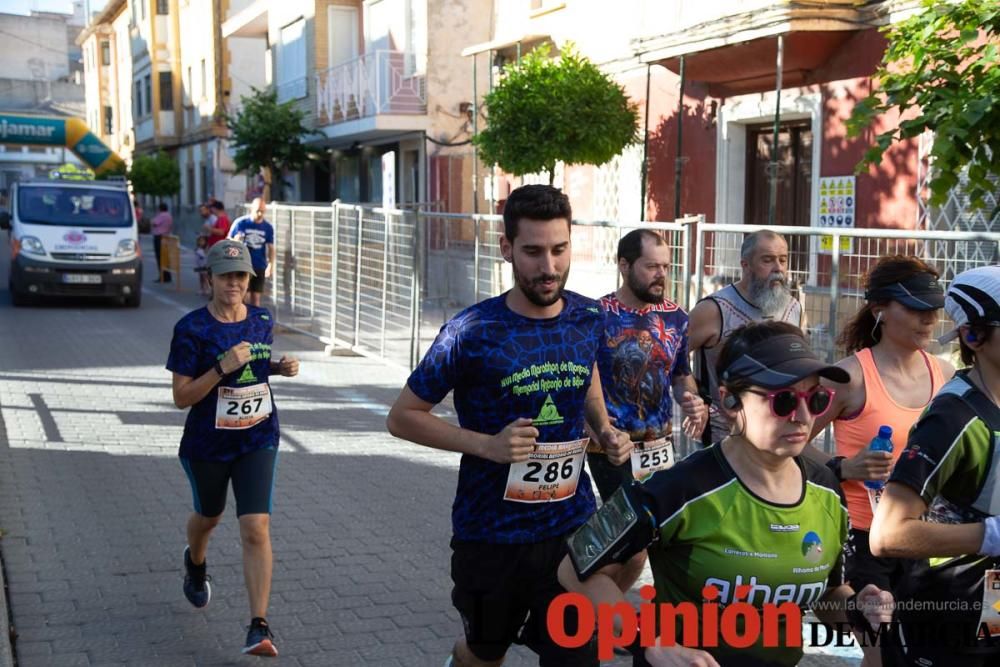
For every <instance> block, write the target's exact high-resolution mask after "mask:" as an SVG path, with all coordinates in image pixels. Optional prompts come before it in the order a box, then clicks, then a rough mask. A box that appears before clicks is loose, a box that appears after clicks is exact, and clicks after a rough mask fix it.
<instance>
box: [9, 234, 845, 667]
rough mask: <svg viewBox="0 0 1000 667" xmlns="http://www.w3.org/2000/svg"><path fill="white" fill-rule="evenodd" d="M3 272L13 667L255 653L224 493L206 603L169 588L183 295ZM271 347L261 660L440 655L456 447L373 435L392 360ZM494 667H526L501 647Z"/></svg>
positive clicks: (185, 500)
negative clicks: (174, 371)
mask: <svg viewBox="0 0 1000 667" xmlns="http://www.w3.org/2000/svg"><path fill="white" fill-rule="evenodd" d="M144 242H145V243H146V244H147V248H146V251H147V252H146V256H147V258H148V257H150V256H151V255H152V252H151V248H150V247H148V246H149V243H148V238H147V239H144ZM147 261H148V260H147ZM8 264H9V260H8V257H7V253H6V252H3V253H2V257H0V286H2V290H3V291H0V530H2V539H0V548H2V552H3V557H4V561H5V563H6V569H7V575H8V584H9V587H10V604H11V607H12V612H13V623H14V625H15V627H16V630H17V633H18V639H17V642H16V650H17V655H18V659H19V665H20V667H36V666H49V665H56V666H64V665H66V666H68V665H143V666H144V667H147V666H153V665H170V666H171V667H173V666H180V665H195V664H197V665H212V664H232V663H238V664H244V663H245V664H251V663H257V662H258V661H259V660H260V659H258V658H242V657H240V656H239V649H240V647H241V646H242V643H243V639H244V636H245V630H244V628H243V625H244V624H245V623H247V622H248V620H249V617H248V609H247V603H246V593H245V591H244V588H243V580H242V573H241V560H240V550H239V541H238V531H237V529H236V528H237V527H236V522H235V516H234V512H233V508H232V505H231V504H230V506H229V507H227V511H226V517H225V520H224V522H223V524H222V525H221V526H220V528H219V529H218V530H217V532H216V534H215V536H214V538H213V541H212V543H211V545H210V548H209V558H208V564H209V573H210V574H211V576H212V586H213V598H212V602H211V604H210V605H209V607H208V608H206V609H204V610H194V609H192V608H191V607H190V606H189V605H188V603H187V602H186V601H185V599H184V597H183V595H182V593H181V566H180V565H181V551H182V549H183V546H184V543H185V540H184V533H183V525H184V520H185V518H186V516H187V513H188V511H189V508H190V505H191V495H190V490H189V487H188V485H187V481H186V479H185V477H184V474H183V472H182V470H181V467H180V465H179V464H178V462H177V458H176V449H177V443H178V441H179V438H180V434H181V429H182V426H183V422H184V413H183V412H181V411H180V410H177V409H176V408H175V407H174V406H173V404H172V401H171V397H170V378H169V374H168V373H167V371H166V370H164V368H163V365H164V362H165V359H166V354H167V350H168V347H169V342H170V336H171V331H172V327H173V324H174V322H175V321H176V320H177V319H178V318H179V317H180V316H181V315H182V314H183V313H185V312H187V311H189V310H191V309H192V308H194V307H196V306H197V305H199V304H200V303H201V301H200V300H199V298H198V297H197V296H195V295H194V294H192V293H191V291H182V292H176V291H174V290H172V289H169V288H164V287H161V286H158V285H152V284H151V283H149V280H150V279H151V277H152V276H151V273H149V272H148V269H149V268H150V266H149V264H147V290H146V293H145V300H144V303H143V306H142V308H140V309H138V310H129V309H122V308H118V307H116V306H113V305H110V304H107V303H98V304H93V305H85V306H79V305H76V304H72V303H68V302H63V303H57V304H50V305H45V306H41V307H34V308H28V309H17V310H15V309H13V308H12V307H11V305H10V299H9V294H8V293H7V292H6V284H7V277H6V276H7V266H8ZM183 277H184V279H185V281H186V287H187V289H188V290H190V288H191V287H192V286H193V285H195V284H196V283H195V282H194V280H195V279H194V274H193V273H192V272H190V271H189V270H185V273H184V276H183ZM274 349H275V352H276V354H277V355H280V354H281V353H289V352H290V353H294V354H297V355H298V356H299V357H300V358H301V360H302V372H301V375H300V376H299V377H297V378H294V379H287V378H279V379H277V380H275V382H274V393H275V396H276V403H277V405H278V407H279V410H280V412H281V423H282V453H281V459H280V463H279V466H278V478H277V484H276V496H275V505H274V515H273V541H274V552H275V557H276V563H275V575H274V584H273V594H272V608H271V611H270V614H269V618H270V620H271V622H272V624H273V628H274V630H275V633H276V636H277V644H278V647H279V650H280V651H281V653H282V655H281V657H280V658H279V659H278V661H276V662H275V663H274V664H281V665H324V666H327V665H335V666H340V665H362V664H364V665H409V666H424V665H426V666H429V667H430V666H435V665H440V664H442V663H443V661H444V658H445V656H446V655H447V653H448V651H449V649H450V646H451V644H452V641H453V640H454V638H455V636H456V635H457V634H458V632H459V631H460V629H461V624H460V621H459V619H458V616H457V614H456V613H455V612H454V611H453V609H452V607H451V602H450V597H449V593H450V579H449V577H448V557H449V554H450V551H449V549H448V546H447V544H448V537H449V534H450V525H449V508H450V503H451V498H452V495H453V492H454V487H455V482H456V468H457V463H458V457H457V456H456V455H452V454H446V453H438V452H434V451H431V450H428V449H425V448H421V447H417V446H413V445H409V444H406V443H403V442H400V441H397V440H395V439H393V438H391V437H390V436H389V435H388V434H387V433H386V432H385V430H384V426H383V422H384V417H385V412H386V410H387V405H388V403H390V402H391V401H392V400H393V398H394V397H395V395H396V392H397V391H398V389H399V387H400V386H401V385H402V383H403V382H404V380H405V374H404V373H402V372H401V371H400V370H398V369H394V368H392V367H389V366H387V365H384V364H382V363H379V362H377V361H373V360H368V359H364V358H359V357H349V356H333V357H328V356H324V355H323V353H322V349H321V346H320V345H318V344H316V343H315V342H314V341H311V340H310V339H307V338H304V337H300V336H296V335H280V336H278V337H277V339H276V341H275V346H274ZM856 662H857V661H856V660H852V661H845V660H840V659H836V658H833V657H810V658H808V659H807V660H806V661H805V662H804V663H803V664H809V665H820V664H826V665H846V664H856ZM508 664H511V665H528V664H535V663H534V660H533V659H530V658H529V657H528V654H527V653H525V652H523V651H515V652H514V653H513V654H512V655H511V659H510V660H509V661H508ZM618 664H628V663H627V662H625V661H620V663H618Z"/></svg>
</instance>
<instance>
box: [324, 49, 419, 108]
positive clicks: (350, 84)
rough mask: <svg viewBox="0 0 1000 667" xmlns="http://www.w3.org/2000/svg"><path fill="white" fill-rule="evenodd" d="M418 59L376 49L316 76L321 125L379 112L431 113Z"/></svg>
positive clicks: (405, 54)
mask: <svg viewBox="0 0 1000 667" xmlns="http://www.w3.org/2000/svg"><path fill="white" fill-rule="evenodd" d="M415 65H416V58H415V56H414V54H412V53H403V52H400V51H372V52H370V53H366V54H364V55H361V56H358V57H357V58H354V59H353V60H348V61H347V62H345V63H343V64H340V65H337V66H336V67H331V68H330V69H328V70H324V71H322V72H319V73H318V74H317V75H316V113H317V117H318V118H317V121H318V125H321V126H322V125H333V124H334V123H343V122H344V121H348V120H357V119H359V118H369V117H371V116H377V115H379V114H410V115H420V114H425V113H427V88H426V84H425V80H424V76H423V75H422V74H421V75H418V74H416V73H415V72H416V67H415Z"/></svg>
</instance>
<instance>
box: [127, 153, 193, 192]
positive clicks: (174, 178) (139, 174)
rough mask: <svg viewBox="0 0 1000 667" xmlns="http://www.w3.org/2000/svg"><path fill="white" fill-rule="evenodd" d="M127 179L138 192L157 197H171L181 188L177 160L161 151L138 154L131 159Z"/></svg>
mask: <svg viewBox="0 0 1000 667" xmlns="http://www.w3.org/2000/svg"><path fill="white" fill-rule="evenodd" d="M128 179H129V180H130V181H131V182H132V189H133V190H135V191H136V192H137V193H139V194H144V195H150V196H153V197H156V198H157V199H162V198H164V197H172V196H174V195H175V194H177V193H178V192H180V190H181V171H180V168H179V167H178V166H177V162H176V161H175V160H173V159H172V158H171V157H170V156H169V155H167V154H166V153H164V152H163V151H157V152H156V153H153V154H152V155H139V156H137V157H136V158H135V159H134V160H132V168H131V169H129V172H128Z"/></svg>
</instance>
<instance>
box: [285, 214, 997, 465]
mask: <svg viewBox="0 0 1000 667" xmlns="http://www.w3.org/2000/svg"><path fill="white" fill-rule="evenodd" d="M268 211H269V217H270V218H271V220H272V222H273V224H274V225H275V236H276V241H275V243H276V250H277V253H276V254H277V261H276V266H275V268H274V271H273V273H272V276H271V283H270V287H271V293H270V295H268V297H267V299H266V303H267V304H268V305H269V306H270V307H271V308H273V309H274V315H275V319H276V321H277V322H278V323H279V324H281V325H283V326H285V327H288V328H291V329H294V330H297V331H300V332H304V333H306V334H309V335H311V336H314V337H316V338H318V339H319V340H321V341H323V342H325V343H327V344H328V345H331V346H342V347H348V348H350V349H352V350H354V351H355V352H358V353H360V354H364V355H367V356H373V357H378V358H381V359H384V360H385V361H387V362H390V363H393V364H396V365H398V366H401V367H405V368H412V367H413V366H414V365H416V363H417V362H418V361H419V360H420V358H421V356H422V355H423V353H424V351H425V350H426V348H427V346H428V345H429V344H430V343H431V341H432V340H433V338H434V337H435V336H436V335H437V332H438V330H439V329H440V327H441V326H442V325H443V324H444V323H445V322H446V321H447V320H448V319H449V318H451V317H452V316H454V315H455V313H457V312H458V311H459V310H461V309H463V308H466V307H468V306H470V305H472V304H474V303H476V302H478V301H480V300H482V299H484V298H488V297H491V296H494V295H497V294H500V293H501V292H502V291H504V290H505V289H508V288H509V287H510V286H511V281H512V276H511V273H510V267H509V265H508V264H507V263H505V262H504V261H503V258H502V257H501V256H500V247H499V238H500V234H501V231H502V225H503V222H502V218H501V217H500V216H496V215H467V214H455V213H436V212H423V211H387V210H383V209H380V208H375V207H370V206H356V205H347V204H339V203H335V204H333V205H330V206H303V205H286V204H271V205H270V206H269V208H268ZM639 226H641V227H643V228H647V229H654V230H657V231H658V232H659V233H660V234H662V235H663V237H664V239H665V241H666V242H667V245H668V247H669V248H670V251H671V267H672V268H671V276H670V278H671V280H670V285H671V288H670V291H669V298H670V299H671V300H673V301H675V302H677V303H679V304H681V305H682V306H684V307H685V308H686V309H689V310H690V308H691V307H692V306H693V305H694V303H695V302H696V301H697V300H698V299H699V298H701V297H703V296H705V295H707V294H710V293H711V292H714V291H715V290H717V289H720V288H722V287H724V286H725V285H726V284H728V283H729V282H732V281H734V280H737V279H738V278H739V275H740V264H739V248H740V244H741V243H742V240H743V237H744V235H745V234H746V233H748V232H751V231H755V230H757V229H762V227H755V226H749V225H727V224H712V223H706V222H704V221H703V220H701V219H700V218H697V217H691V218H685V219H683V220H679V221H677V222H673V223H648V222H644V223H631V224H615V223H607V222H595V223H584V222H574V223H573V226H572V241H573V263H572V269H571V271H570V278H569V281H568V283H567V288H568V289H571V290H573V291H576V292H579V293H581V294H584V295H587V296H590V297H599V296H601V295H604V294H607V293H608V292H611V291H612V290H614V289H615V288H616V287H617V285H618V280H619V276H618V271H617V261H616V260H617V257H616V256H617V247H618V241H619V239H620V238H621V237H622V235H623V234H625V233H627V232H628V231H629V230H631V229H635V228H636V227H639ZM777 231H780V232H781V233H782V234H784V235H785V236H786V237H789V238H790V239H792V238H801V239H802V240H801V242H798V243H794V242H793V243H790V246H791V247H792V248H793V249H795V250H793V253H798V254H800V255H801V256H797V257H792V258H791V261H790V265H791V266H792V267H793V269H792V270H791V271H790V277H791V280H792V283H793V285H794V286H795V289H796V293H797V296H798V298H799V299H800V300H801V301H802V303H803V306H804V310H805V312H806V317H807V327H806V329H807V334H808V335H809V337H810V339H811V342H812V345H813V347H814V349H816V350H817V352H818V353H820V354H821V355H823V356H825V357H826V358H827V359H828V360H830V361H835V360H837V359H839V358H840V357H842V356H843V350H841V349H838V346H837V345H836V342H835V341H836V337H837V334H838V333H839V332H840V330H841V329H842V328H843V326H844V324H846V322H847V320H848V319H849V318H850V317H851V316H853V314H854V313H856V312H857V310H858V309H859V308H860V306H861V304H862V302H863V296H864V286H863V279H864V276H865V275H866V274H867V272H868V271H869V270H870V269H871V267H872V266H874V264H875V262H876V261H877V260H878V258H879V257H881V256H884V255H894V254H903V255H915V256H917V257H920V258H922V259H924V260H925V261H927V262H928V263H930V264H931V265H933V266H935V267H937V268H938V269H939V270H940V271H941V272H942V281H943V282H944V283H945V284H946V285H947V284H948V283H949V282H950V281H951V280H952V279H953V278H954V276H955V274H956V273H959V272H961V271H964V270H966V269H969V268H973V267H976V266H983V265H988V264H997V263H1000V233H998V232H935V231H896V230H881V229H878V230H876V229H853V230H839V229H838V230H818V229H815V228H811V227H782V228H780V229H778V230H777ZM824 237H825V238H824ZM812 248H817V249H819V252H812V250H811V249H812ZM807 255H808V256H807ZM794 267H798V268H794ZM941 317H942V319H941V321H940V322H939V325H938V329H939V332H940V333H943V332H944V331H945V330H946V329H947V328H949V326H950V325H949V324H948V322H947V321H946V320H945V319H944V317H945V316H944V313H942V315H941ZM953 351H954V350H953V349H952V348H948V349H943V350H932V352H935V353H937V354H943V355H950V354H952V352H953ZM675 432H677V433H679V432H680V430H679V429H677V430H676V431H675ZM827 446H829V442H827ZM678 448H679V451H680V453H681V454H685V453H687V451H688V443H687V442H686V441H685V439H684V438H683V437H681V438H679V442H678Z"/></svg>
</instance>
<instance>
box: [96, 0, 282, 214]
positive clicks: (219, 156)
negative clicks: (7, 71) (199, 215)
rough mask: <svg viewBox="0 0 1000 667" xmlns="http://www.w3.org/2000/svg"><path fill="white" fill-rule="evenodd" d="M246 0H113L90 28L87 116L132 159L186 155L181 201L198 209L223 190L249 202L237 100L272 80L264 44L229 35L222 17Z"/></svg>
mask: <svg viewBox="0 0 1000 667" xmlns="http://www.w3.org/2000/svg"><path fill="white" fill-rule="evenodd" d="M247 4H248V3H247V2H246V1H245V0H244V1H243V2H241V1H240V0H206V1H201V0H110V1H109V2H108V4H107V5H106V6H105V8H104V9H103V10H102V11H101V12H100V13H99V14H98V15H97V16H96V17H95V18H94V20H93V21H92V22H91V24H90V25H89V26H88V27H87V29H86V30H85V31H84V33H83V34H82V35H81V38H80V42H81V44H82V46H83V51H84V64H85V77H86V83H87V117H88V119H89V122H90V123H91V124H92V126H93V127H95V128H100V133H101V136H102V138H103V139H105V141H106V142H107V143H108V144H109V145H110V146H111V147H112V148H114V149H115V150H116V151H118V153H119V155H122V157H123V158H125V159H126V160H128V161H130V160H131V159H132V158H133V157H134V156H136V155H144V154H151V153H154V152H156V151H160V150H162V151H165V152H166V153H167V154H168V155H170V156H171V157H173V158H174V159H175V160H176V161H177V164H178V167H179V169H180V174H181V192H180V194H179V196H178V201H177V202H176V203H177V204H179V206H180V210H181V212H182V213H188V214H192V213H193V212H194V211H195V209H196V207H197V204H199V203H200V202H203V201H205V200H206V199H208V198H209V197H215V198H217V199H219V200H220V201H222V202H223V203H225V204H226V205H227V207H232V206H236V205H237V204H238V203H240V202H242V201H244V200H245V199H246V196H247V191H248V177H247V175H246V174H237V173H236V172H235V166H234V164H233V161H232V156H231V152H230V149H229V146H228V143H227V141H226V137H227V136H228V130H227V129H226V123H225V116H226V114H227V113H231V112H233V111H235V109H234V107H233V106H232V103H231V100H232V99H233V98H234V97H235V98H236V99H238V97H239V96H240V95H245V94H247V93H248V92H249V90H250V87H251V86H258V87H262V86H263V85H264V73H263V72H259V71H258V68H257V67H247V66H246V64H247V63H256V62H259V61H260V59H261V58H262V57H263V52H264V49H263V47H262V45H260V44H258V43H257V42H256V41H253V40H235V41H230V42H226V43H224V42H223V41H222V39H221V32H220V29H221V24H222V19H223V18H224V17H225V16H226V14H227V13H232V12H238V11H240V10H241V9H243V8H244V6H245V5H247Z"/></svg>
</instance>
